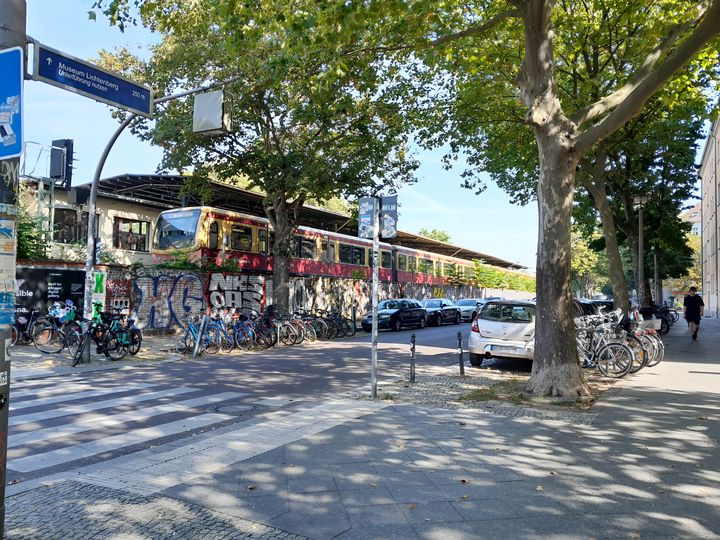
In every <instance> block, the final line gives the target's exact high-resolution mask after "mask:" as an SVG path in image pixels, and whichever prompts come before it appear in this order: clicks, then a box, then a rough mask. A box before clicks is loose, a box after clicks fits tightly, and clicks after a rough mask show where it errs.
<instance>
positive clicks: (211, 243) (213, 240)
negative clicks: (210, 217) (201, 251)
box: [208, 221, 220, 249]
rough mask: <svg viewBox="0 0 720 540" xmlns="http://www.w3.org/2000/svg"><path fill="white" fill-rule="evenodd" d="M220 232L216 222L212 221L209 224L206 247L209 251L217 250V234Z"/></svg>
mask: <svg viewBox="0 0 720 540" xmlns="http://www.w3.org/2000/svg"><path fill="white" fill-rule="evenodd" d="M219 231H220V227H219V225H218V222H217V221H213V222H212V223H211V224H210V231H209V233H208V247H209V248H210V249H217V248H218V233H219Z"/></svg>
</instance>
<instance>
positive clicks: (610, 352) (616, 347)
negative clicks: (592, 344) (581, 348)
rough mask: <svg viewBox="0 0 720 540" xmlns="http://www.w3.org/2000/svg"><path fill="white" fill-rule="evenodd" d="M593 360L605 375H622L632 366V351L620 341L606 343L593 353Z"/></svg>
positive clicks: (614, 376) (618, 376)
mask: <svg viewBox="0 0 720 540" xmlns="http://www.w3.org/2000/svg"><path fill="white" fill-rule="evenodd" d="M594 362H595V365H596V367H597V370H598V371H599V372H600V373H601V374H602V375H604V376H605V377H612V378H620V377H624V376H625V375H627V374H628V373H629V372H630V369H631V368H632V365H633V351H632V349H631V348H630V347H628V346H627V345H623V344H622V343H608V344H607V345H605V346H604V347H601V348H600V349H599V350H598V351H597V352H596V353H595V357H594Z"/></svg>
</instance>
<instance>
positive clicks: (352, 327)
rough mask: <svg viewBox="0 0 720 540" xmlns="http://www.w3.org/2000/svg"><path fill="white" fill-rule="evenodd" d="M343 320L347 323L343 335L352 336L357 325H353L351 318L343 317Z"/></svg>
mask: <svg viewBox="0 0 720 540" xmlns="http://www.w3.org/2000/svg"><path fill="white" fill-rule="evenodd" d="M343 320H344V321H345V324H346V325H347V326H346V331H345V335H346V336H350V337H352V336H354V335H355V332H357V327H356V326H355V321H353V320H352V319H343Z"/></svg>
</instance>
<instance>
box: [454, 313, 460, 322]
mask: <svg viewBox="0 0 720 540" xmlns="http://www.w3.org/2000/svg"><path fill="white" fill-rule="evenodd" d="M455 324H460V312H458V313H456V314H455Z"/></svg>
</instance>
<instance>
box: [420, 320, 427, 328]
mask: <svg viewBox="0 0 720 540" xmlns="http://www.w3.org/2000/svg"><path fill="white" fill-rule="evenodd" d="M426 324H427V321H426V320H425V317H420V325H419V326H420V328H425V325H426Z"/></svg>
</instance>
